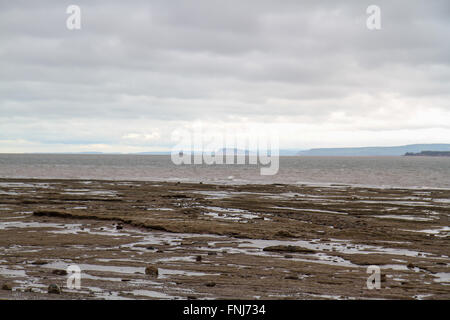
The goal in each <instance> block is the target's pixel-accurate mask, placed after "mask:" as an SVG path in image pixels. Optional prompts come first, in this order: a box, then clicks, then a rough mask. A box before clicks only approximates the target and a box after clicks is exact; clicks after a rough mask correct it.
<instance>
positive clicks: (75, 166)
mask: <svg viewBox="0 0 450 320" xmlns="http://www.w3.org/2000/svg"><path fill="white" fill-rule="evenodd" d="M260 168H261V166H259V165H249V164H240V165H238V164H229V165H225V164H224V165H220V164H216V165H207V164H197V165H193V164H192V165H187V164H182V165H176V164H174V163H173V162H172V161H171V158H170V155H125V154H124V155H107V154H0V178H37V179H47V178H50V179H82V180H127V181H142V180H144V181H180V182H203V183H216V184H247V183H256V184H270V183H281V184H306V185H325V186H326V185H357V186H369V187H382V188H391V187H394V188H395V187H401V188H438V189H448V188H450V157H405V156H398V157H300V156H282V157H280V158H279V170H278V172H277V174H275V175H261V171H260Z"/></svg>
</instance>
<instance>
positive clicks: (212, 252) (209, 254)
mask: <svg viewBox="0 0 450 320" xmlns="http://www.w3.org/2000/svg"><path fill="white" fill-rule="evenodd" d="M208 256H217V252H215V251H209V252H208Z"/></svg>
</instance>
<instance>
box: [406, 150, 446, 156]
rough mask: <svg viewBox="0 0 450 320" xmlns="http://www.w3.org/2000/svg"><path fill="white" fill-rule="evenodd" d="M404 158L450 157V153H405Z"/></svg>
mask: <svg viewBox="0 0 450 320" xmlns="http://www.w3.org/2000/svg"><path fill="white" fill-rule="evenodd" d="M405 156H423V157H450V151H421V152H417V153H414V152H407V153H405Z"/></svg>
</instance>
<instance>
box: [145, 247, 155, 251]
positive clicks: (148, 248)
mask: <svg viewBox="0 0 450 320" xmlns="http://www.w3.org/2000/svg"><path fill="white" fill-rule="evenodd" d="M146 249H147V250H155V247H152V246H149V247H147V248H146Z"/></svg>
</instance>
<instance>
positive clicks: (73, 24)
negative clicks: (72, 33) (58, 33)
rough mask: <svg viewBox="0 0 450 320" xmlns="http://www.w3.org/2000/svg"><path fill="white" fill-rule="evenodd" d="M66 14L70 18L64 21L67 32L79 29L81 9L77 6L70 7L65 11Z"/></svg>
mask: <svg viewBox="0 0 450 320" xmlns="http://www.w3.org/2000/svg"><path fill="white" fill-rule="evenodd" d="M66 13H67V14H70V16H69V17H68V18H67V20H66V27H67V29H69V30H80V29H81V8H80V7H79V6H77V5H70V6H68V7H67V9H66Z"/></svg>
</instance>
